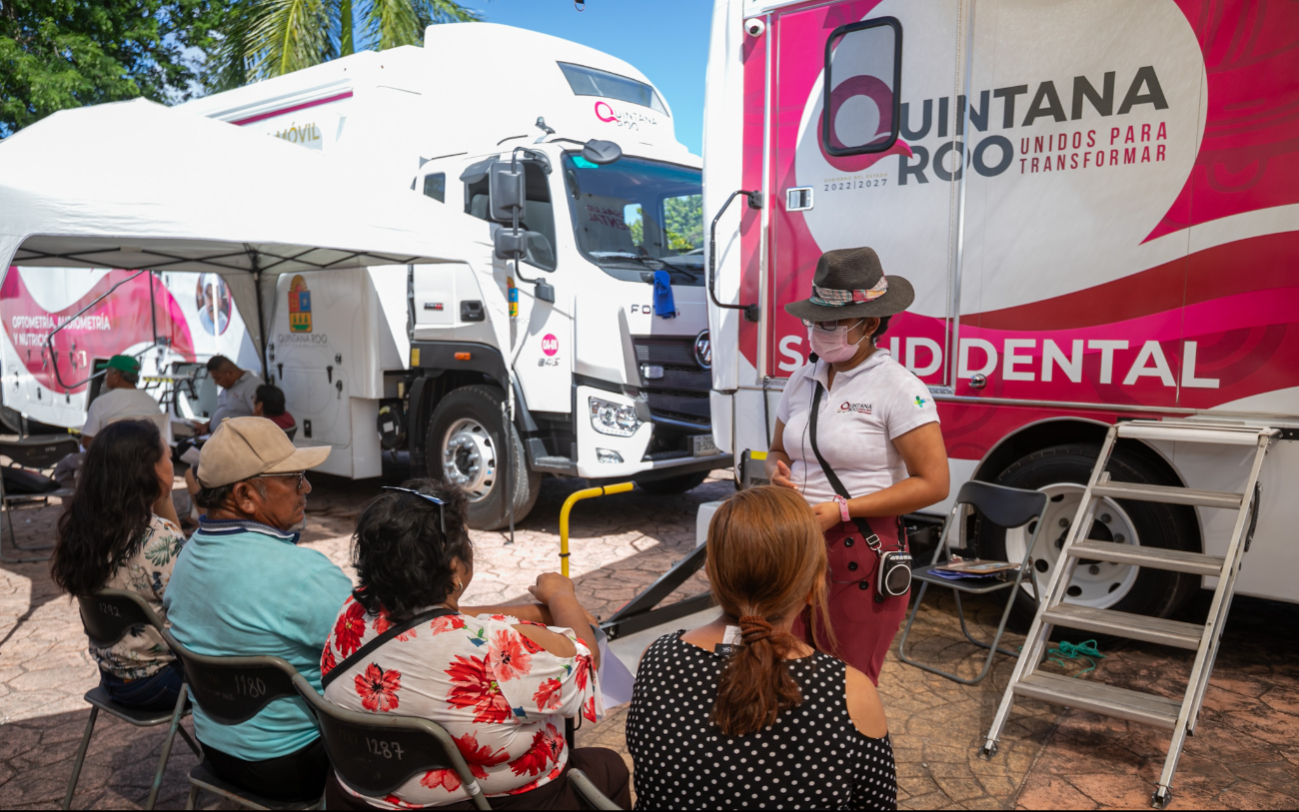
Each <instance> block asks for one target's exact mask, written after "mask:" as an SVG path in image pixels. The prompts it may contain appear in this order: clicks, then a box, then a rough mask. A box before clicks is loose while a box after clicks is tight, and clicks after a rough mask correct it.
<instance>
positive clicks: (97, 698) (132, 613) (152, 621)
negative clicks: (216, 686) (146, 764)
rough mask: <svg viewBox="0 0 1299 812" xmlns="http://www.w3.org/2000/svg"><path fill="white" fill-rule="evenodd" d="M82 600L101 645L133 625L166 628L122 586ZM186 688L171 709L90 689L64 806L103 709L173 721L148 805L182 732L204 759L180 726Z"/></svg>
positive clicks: (146, 721) (133, 720)
mask: <svg viewBox="0 0 1299 812" xmlns="http://www.w3.org/2000/svg"><path fill="white" fill-rule="evenodd" d="M77 601H78V602H79V603H80V604H81V625H82V626H83V627H84V628H85V630H86V637H88V638H90V642H91V643H93V644H95V645H96V646H100V647H105V648H106V647H108V646H111V645H113V644H114V643H116V642H117V641H119V640H121V639H122V638H123V637H125V636H126V634H127V633H128V632H129V631H131V629H133V628H136V627H139V626H145V625H150V626H153V627H154V628H155V629H158V630H159V631H162V629H163V625H162V621H161V620H159V619H158V616H157V615H156V614H154V611H153V609H152V608H151V607H150V606H149V604H148V602H146V601H145V600H144V598H143V597H142V596H140V595H139V594H137V593H135V592H128V591H126V590H122V589H104V590H100V591H99V592H96V593H95V594H93V595H91V596H89V597H81V598H77ZM185 698H186V697H185V690H184V688H183V687H182V688H181V692H180V696H179V697H177V699H176V706H175V708H174V709H172V710H170V711H143V710H136V709H135V708H128V707H126V706H125V705H119V704H118V703H117V702H115V701H113V698H112V697H111V696H109V695H108V692H107V691H105V690H104V689H103V688H93V689H91V690H90V691H88V692H87V693H86V696H85V700H86V701H87V702H89V703H90V719H89V720H88V721H87V722H86V732H85V734H84V735H82V737H81V746H80V747H78V748H77V758H76V760H75V761H74V762H73V765H72V777H71V778H70V779H69V780H68V791H67V794H65V795H64V796H63V808H64V809H70V808H71V807H72V796H73V795H74V794H75V793H76V791H77V781H78V780H79V779H80V778H81V765H82V764H83V763H84V762H85V759H86V749H87V748H88V747H89V746H90V736H91V734H92V733H94V730H95V719H96V718H97V717H98V716H99V712H100V711H101V710H102V711H104V712H105V713H108V714H110V715H112V716H116V717H117V718H118V719H121V720H123V721H125V722H129V723H130V724H133V725H135V726H136V727H154V726H156V725H161V724H166V723H167V722H171V728H170V729H169V730H168V731H167V738H166V740H165V741H164V742H163V745H162V757H161V758H160V759H159V760H158V772H157V774H155V775H154V777H153V786H152V787H151V788H150V790H149V800H148V803H146V804H145V807H144V808H145V809H153V806H154V803H156V802H157V800H158V790H159V789H160V788H161V787H162V774H163V772H164V771H165V770H166V769H167V759H168V758H169V757H170V756H171V745H172V742H173V741H174V740H175V738H176V734H177V733H178V732H179V733H180V735H181V738H183V739H184V740H185V743H186V744H188V745H189V749H191V750H193V751H194V755H196V756H198V757H199V758H200V759H201V758H202V757H203V754H202V752H201V751H200V750H199V748H198V745H196V744H195V743H194V740H193V739H191V738H190V737H189V734H188V733H186V732H185V728H183V727H181V726H180V720H181V719H182V718H184V717H185V716H186V715H188V714H189V708H188V707H187V706H186V701H185Z"/></svg>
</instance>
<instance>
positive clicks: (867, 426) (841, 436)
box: [766, 248, 949, 684]
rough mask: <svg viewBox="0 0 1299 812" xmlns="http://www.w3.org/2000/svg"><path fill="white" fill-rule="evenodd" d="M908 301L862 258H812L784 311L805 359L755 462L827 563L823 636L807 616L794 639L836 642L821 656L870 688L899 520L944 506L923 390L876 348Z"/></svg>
mask: <svg viewBox="0 0 1299 812" xmlns="http://www.w3.org/2000/svg"><path fill="white" fill-rule="evenodd" d="M913 299H915V291H914V289H913V288H912V287H911V283H910V282H908V281H907V280H905V279H903V278H902V277H900V276H890V277H886V276H885V275H884V270H883V268H882V267H881V266H880V260H879V257H878V256H877V255H876V254H875V251H874V250H873V249H871V248H847V249H840V250H835V251H827V252H825V253H824V254H822V255H821V259H820V260H819V261H818V262H817V266H816V275H815V276H814V278H813V281H812V296H811V297H810V298H808V299H804V300H803V301H799V302H793V303H791V304H787V305H785V311H786V312H787V313H789V314H790V315H791V316H795V317H797V318H799V319H802V320H803V324H804V325H805V326H806V327H807V332H808V341H809V343H810V345H811V348H812V352H813V353H814V355H813V356H812V358H813V360H811V361H809V362H808V363H806V364H804V365H803V366H802V367H800V368H799V369H798V370H797V371H796V372H795V373H794V375H793V376H792V377H791V378H790V379H789V383H788V384H786V385H785V392H784V395H783V396H782V397H781V400H780V407H779V409H778V410H777V412H776V428H775V434H774V436H773V438H772V443H771V450H770V452H769V453H768V455H767V462H766V468H767V476H768V477H769V478H770V479H771V482H772V483H773V484H775V485H781V486H784V487H787V488H793V489H794V490H797V491H799V492H800V493H802V494H803V498H804V499H806V500H807V502H808V504H810V505H811V506H812V508H813V510H814V511H815V512H816V515H817V518H818V519H819V520H820V522H821V529H822V531H824V533H825V542H826V548H827V553H828V556H829V562H830V566H829V579H830V599H829V607H830V612H829V622H830V625H831V627H832V629H833V631H834V634H833V635H826V634H824V632H823V631H821V630H819V629H818V630H817V631H816V633H815V634H812V633H811V630H809V629H808V628H807V626H808V625H809V624H810V620H807V619H806V618H807V617H808V616H807V614H806V613H804V616H803V618H802V619H800V622H799V623H797V624H796V625H795V628H794V633H795V634H796V635H801V636H803V637H804V639H806V640H808V641H809V642H820V643H823V644H824V643H826V641H829V640H834V639H837V641H838V645H837V647H835V646H828V648H829V650H830V652H831V653H832V654H835V655H836V656H838V657H839V658H840V659H842V660H844V661H846V662H847V663H849V664H850V665H852V666H854V667H856V668H857V669H859V670H860V671H862V672H864V673H865V674H866V675H867V676H868V677H870V679H871V681H872V682H874V683H876V684H879V676H880V668H881V667H882V666H883V664H884V655H885V654H886V653H887V652H888V649H889V646H890V645H891V644H892V642H893V636H894V635H895V634H897V630H898V626H899V625H901V623H902V618H903V617H904V616H905V615H906V611H907V600H908V597H909V594H902V595H894V596H890V595H885V594H882V593H881V591H880V588H879V570H880V567H881V563H882V561H883V556H884V554H885V553H888V552H890V551H895V550H900V549H903V550H904V549H905V544H906V534H905V531H904V530H903V529H902V522H901V517H902V516H903V515H904V514H906V513H911V512H912V511H915V510H919V509H920V508H923V507H927V506H929V505H932V504H934V503H935V502H940V501H942V500H943V499H945V498H947V491H948V484H949V483H948V471H947V451H946V449H945V448H944V447H943V435H942V431H941V430H940V429H939V427H938V411H937V409H936V408H935V406H934V402H933V399H932V398H931V396H930V394H929V390H928V388H926V386H925V385H924V384H923V383H921V382H920V380H919V379H918V378H917V377H916V376H915V375H913V374H912V373H911V372H910V371H909V370H907V369H906V368H905V367H904V366H902V365H901V364H900V363H898V362H897V360H896V359H894V358H893V357H892V355H890V353H889V351H888V350H884V349H880V348H878V347H876V341H877V340H878V339H879V337H880V336H881V335H883V334H884V331H885V330H887V329H888V324H889V319H890V318H891V317H892V316H893V315H895V314H897V313H901V312H902V311H903V310H906V309H907V307H908V306H910V304H911V302H912V300H913ZM818 452H819V454H818ZM836 482H837V484H838V487H836ZM872 536H874V537H878V540H879V543H878V545H876V544H874V543H873V542H872Z"/></svg>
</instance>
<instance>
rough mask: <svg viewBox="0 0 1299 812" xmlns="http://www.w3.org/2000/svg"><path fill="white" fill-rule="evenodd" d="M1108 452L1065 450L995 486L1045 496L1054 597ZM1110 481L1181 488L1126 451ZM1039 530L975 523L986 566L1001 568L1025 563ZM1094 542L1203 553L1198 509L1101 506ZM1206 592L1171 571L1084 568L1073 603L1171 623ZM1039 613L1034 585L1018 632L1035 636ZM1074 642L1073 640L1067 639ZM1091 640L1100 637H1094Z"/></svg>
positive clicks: (1047, 452) (1039, 558)
mask: <svg viewBox="0 0 1299 812" xmlns="http://www.w3.org/2000/svg"><path fill="white" fill-rule="evenodd" d="M1099 454H1100V447H1099V446H1095V445H1088V444H1072V445H1059V446H1054V447H1051V448H1046V449H1042V450H1041V451H1036V452H1034V453H1032V454H1029V455H1027V456H1025V457H1022V458H1020V459H1019V460H1016V461H1015V462H1014V463H1013V464H1012V465H1011V466H1010V467H1008V468H1006V470H1004V471H1002V472H1001V474H1000V475H998V476H997V478H996V479H995V480H994V481H995V482H996V483H997V484H998V485H1007V486H1009V487H1012V488H1024V489H1027V490H1041V491H1045V492H1046V493H1047V494H1048V495H1049V496H1050V501H1049V502H1047V507H1046V516H1045V517H1044V521H1045V522H1046V525H1045V526H1044V527H1043V528H1042V532H1041V533H1040V534H1039V535H1038V540H1037V546H1036V548H1035V549H1034V552H1033V565H1034V568H1035V569H1036V571H1037V579H1038V583H1039V584H1040V585H1041V586H1042V588H1043V590H1045V589H1046V585H1047V582H1048V581H1049V580H1050V578H1051V576H1052V574H1053V573H1054V572H1055V569H1056V567H1058V566H1060V565H1061V564H1062V563H1063V562H1061V560H1060V559H1061V556H1060V548H1061V547H1062V546H1063V544H1064V538H1065V534H1066V533H1068V531H1069V524H1070V523H1071V522H1072V521H1073V520H1074V516H1075V514H1076V511H1077V509H1078V503H1079V502H1080V501H1081V499H1082V494H1083V491H1084V489H1085V488H1086V484H1087V481H1088V479H1090V478H1091V471H1092V467H1093V466H1094V465H1095V464H1096V458H1097V456H1098V455H1099ZM1108 470H1109V472H1110V477H1111V478H1112V479H1113V480H1114V481H1116V482H1143V483H1149V484H1153V485H1180V484H1181V483H1179V482H1171V481H1168V476H1167V474H1165V473H1164V472H1162V471H1160V470H1159V469H1158V468H1156V467H1155V466H1154V465H1152V464H1151V463H1150V462H1148V461H1147V460H1144V459H1142V458H1141V457H1140V456H1138V455H1136V454H1133V453H1131V452H1128V451H1125V450H1124V449H1122V448H1116V449H1115V450H1114V453H1113V454H1112V455H1111V457H1110V464H1109V468H1108ZM1033 528H1034V524H1033V523H1031V522H1030V523H1029V524H1028V525H1026V526H1024V527H1022V528H1016V529H1011V530H1006V529H1004V528H1000V527H997V526H995V525H993V524H992V523H991V522H987V521H983V520H982V518H978V519H976V520H975V525H974V530H973V541H974V545H975V549H976V550H977V551H978V554H979V556H980V557H982V558H986V559H991V560H1000V561H1020V560H1022V559H1023V556H1024V550H1025V547H1026V546H1027V544H1028V540H1029V539H1030V538H1032V530H1033ZM1088 537H1089V538H1093V539H1099V540H1102V541H1113V542H1117V543H1126V544H1139V545H1143V546H1146V547H1163V548H1169V549H1177V550H1189V551H1193V552H1200V551H1201V550H1200V532H1199V523H1198V522H1197V521H1196V517H1195V511H1194V509H1193V508H1190V507H1186V506H1183V505H1164V504H1158V503H1155V502H1133V501H1128V500H1111V499H1105V500H1102V502H1101V503H1100V505H1098V506H1097V509H1096V513H1095V518H1094V520H1093V522H1092V527H1091V532H1090V533H1089V535H1088ZM1199 586H1200V577H1199V576H1197V575H1188V574H1186V573H1178V572H1168V571H1166V570H1155V569H1149V568H1146V569H1142V568H1140V567H1133V566H1128V565H1122V564H1113V563H1108V562H1104V561H1088V560H1085V559H1084V560H1082V561H1079V562H1078V566H1077V567H1076V568H1075V569H1074V575H1073V578H1072V579H1071V580H1070V585H1069V589H1068V593H1067V597H1066V598H1065V602H1066V603H1076V604H1081V605H1084V606H1089V607H1092V608H1095V609H1111V610H1115V611H1120V612H1131V613H1134V614H1139V615H1149V616H1152V617H1168V616H1169V615H1171V614H1172V613H1173V612H1175V611H1177V609H1178V607H1179V606H1181V605H1182V603H1183V602H1185V600H1186V599H1187V598H1189V597H1190V596H1191V595H1192V594H1193V593H1194V592H1195V590H1196V589H1197V588H1198V587H1199ZM1035 609H1036V605H1035V603H1034V601H1033V598H1032V593H1031V592H1030V591H1029V589H1028V583H1027V580H1026V581H1025V585H1024V587H1023V588H1021V590H1020V593H1019V594H1018V595H1017V596H1016V598H1015V609H1014V610H1013V612H1012V626H1015V627H1018V628H1019V629H1021V630H1024V629H1027V628H1028V625H1029V623H1030V622H1031V621H1032V618H1033V614H1034V611H1035ZM1066 636H1069V635H1067V634H1066ZM1089 636H1095V635H1092V634H1090V633H1089Z"/></svg>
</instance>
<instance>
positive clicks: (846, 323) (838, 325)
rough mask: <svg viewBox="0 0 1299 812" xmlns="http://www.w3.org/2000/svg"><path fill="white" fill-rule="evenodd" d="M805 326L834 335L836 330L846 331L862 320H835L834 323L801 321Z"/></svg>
mask: <svg viewBox="0 0 1299 812" xmlns="http://www.w3.org/2000/svg"><path fill="white" fill-rule="evenodd" d="M800 321H802V322H803V326H804V327H807V328H808V329H811V328H813V327H815V328H816V329H818V330H824V331H825V332H827V333H833V332H834V331H835V330H846V329H848V328H849V327H852V326H853V325H854V324H858V323H860V322H861V319H835V320H834V321H808V320H807V319H800Z"/></svg>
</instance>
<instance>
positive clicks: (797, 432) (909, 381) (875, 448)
mask: <svg viewBox="0 0 1299 812" xmlns="http://www.w3.org/2000/svg"><path fill="white" fill-rule="evenodd" d="M829 369H830V367H829V365H828V364H826V362H824V361H817V362H816V364H804V365H803V366H801V367H799V369H798V370H797V371H796V372H795V373H794V375H793V377H791V378H790V379H789V383H787V384H785V392H784V394H783V395H782V396H781V398H780V406H779V408H778V409H777V410H776V417H778V418H779V419H780V421H781V422H782V423H784V424H785V433H784V435H783V436H782V440H783V442H784V445H785V451H786V453H788V454H789V457H790V459H791V460H792V462H793V464H792V465H791V466H790V473H791V476H790V480H791V481H792V482H793V483H794V484H795V485H797V486H798V487H799V489H800V490H801V491H802V492H803V497H804V498H805V499H807V501H808V503H809V504H813V505H815V504H817V503H819V502H828V501H829V500H831V499H833V498H834V488H832V487H830V481H829V480H828V479H826V476H825V474H824V473H823V472H822V470H821V465H820V463H818V462H817V460H816V455H815V454H814V453H813V452H812V443H811V440H810V439H809V437H808V418H809V417H810V416H811V411H812V396H813V395H814V394H815V393H816V381H820V382H821V385H822V386H825V385H826V375H827V373H828V372H829ZM937 422H938V409H937V407H936V406H935V405H934V400H933V398H932V397H931V396H930V394H929V389H928V387H926V386H925V385H924V384H923V383H921V382H920V379H919V378H917V377H916V376H915V375H913V374H912V373H911V371H910V370H908V369H907V368H906V367H904V366H902V365H901V364H899V363H898V362H897V361H896V360H894V358H893V356H892V355H890V354H889V351H888V350H885V349H877V350H875V352H874V353H872V354H871V356H870V357H869V358H867V359H866V360H865V361H863V362H862V363H861V364H860V365H858V366H856V367H854V368H853V369H850V370H848V371H847V372H839V373H836V374H835V376H834V386H833V387H832V388H831V387H827V388H826V391H825V392H824V393H823V394H822V395H821V409H820V413H819V415H818V418H817V424H816V440H817V447H818V448H820V449H821V455H822V456H823V457H825V461H826V464H828V465H829V466H830V467H831V469H833V470H834V472H835V474H836V475H837V476H838V477H839V480H840V481H841V482H843V486H844V488H846V489H847V491H848V495H849V496H851V497H857V496H865V495H867V494H871V493H875V492H876V491H880V490H883V489H884V488H887V487H889V486H891V485H894V484H896V483H898V482H900V481H902V480H903V479H906V478H907V476H908V474H907V469H906V465H905V463H903V461H902V456H901V455H900V454H898V450H897V448H895V447H894V445H893V441H894V440H895V439H897V438H898V437H901V436H902V435H904V434H906V433H907V432H909V431H911V430H912V429H916V428H919V427H920V426H923V425H924V424H926V423H937Z"/></svg>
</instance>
